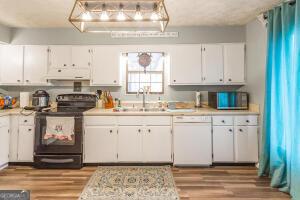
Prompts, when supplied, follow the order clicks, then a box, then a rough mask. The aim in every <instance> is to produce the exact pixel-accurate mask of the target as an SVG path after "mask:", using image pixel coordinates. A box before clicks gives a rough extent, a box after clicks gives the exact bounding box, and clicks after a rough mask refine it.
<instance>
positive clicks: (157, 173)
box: [79, 166, 179, 200]
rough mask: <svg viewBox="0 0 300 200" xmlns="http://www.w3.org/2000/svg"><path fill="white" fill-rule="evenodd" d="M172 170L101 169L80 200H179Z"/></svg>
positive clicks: (116, 167) (151, 168) (138, 168)
mask: <svg viewBox="0 0 300 200" xmlns="http://www.w3.org/2000/svg"><path fill="white" fill-rule="evenodd" d="M178 199H179V196H178V193H177V190H176V186H175V183H174V179H173V174H172V171H171V168H170V167H169V166H161V167H156V166H151V167H148V166H147V167H146V166H138V167H135V166H134V167H133V166H132V167H131V166H130V167H128V166H126V167H123V166H110V167H98V168H97V170H96V171H95V172H94V174H93V175H92V176H91V178H90V180H89V181H88V183H87V185H86V186H85V188H84V190H83V192H82V193H81V195H80V197H79V200H178Z"/></svg>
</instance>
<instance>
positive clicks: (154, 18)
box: [150, 12, 159, 21]
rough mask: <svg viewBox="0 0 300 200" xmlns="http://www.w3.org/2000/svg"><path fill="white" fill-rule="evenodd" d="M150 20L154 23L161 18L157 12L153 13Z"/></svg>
mask: <svg viewBox="0 0 300 200" xmlns="http://www.w3.org/2000/svg"><path fill="white" fill-rule="evenodd" d="M150 19H151V20H152V21H157V20H158V19H159V16H158V14H157V13H156V12H153V13H152V14H151V17H150Z"/></svg>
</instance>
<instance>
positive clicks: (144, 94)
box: [136, 88, 146, 111]
mask: <svg viewBox="0 0 300 200" xmlns="http://www.w3.org/2000/svg"><path fill="white" fill-rule="evenodd" d="M141 91H142V92H143V111H145V110H146V91H145V89H144V88H140V89H139V90H138V91H137V93H136V97H139V96H140V92H141Z"/></svg>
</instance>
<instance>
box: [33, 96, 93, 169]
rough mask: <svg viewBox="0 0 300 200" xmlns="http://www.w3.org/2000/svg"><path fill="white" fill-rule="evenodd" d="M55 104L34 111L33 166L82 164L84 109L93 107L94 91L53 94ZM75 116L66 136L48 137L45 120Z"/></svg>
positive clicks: (74, 167) (69, 166) (74, 165)
mask: <svg viewBox="0 0 300 200" xmlns="http://www.w3.org/2000/svg"><path fill="white" fill-rule="evenodd" d="M56 101H57V108H55V109H51V110H49V111H48V112H37V113H36V117H35V122H36V127H35V144H34V145H35V146H34V166H35V167H36V168H56V169H57V168H73V169H79V168H81V167H82V152H83V138H82V137H83V112H84V111H86V110H89V109H91V108H94V107H96V101H97V98H96V95H93V94H62V95H58V96H57V98H56ZM50 118H52V119H53V118H55V119H58V120H63V119H65V118H74V134H73V135H72V136H71V137H70V138H69V139H68V140H67V139H57V138H47V137H46V135H47V133H46V130H47V121H49V119H50Z"/></svg>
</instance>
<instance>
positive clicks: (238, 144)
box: [213, 115, 258, 163]
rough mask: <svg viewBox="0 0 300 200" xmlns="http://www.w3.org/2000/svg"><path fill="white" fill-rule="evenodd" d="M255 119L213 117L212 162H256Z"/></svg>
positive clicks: (255, 117) (251, 117) (256, 130)
mask: <svg viewBox="0 0 300 200" xmlns="http://www.w3.org/2000/svg"><path fill="white" fill-rule="evenodd" d="M257 117H258V116H256V115H251V116H215V117H213V162H216V163H217V162H219V163H226V162H228V163H232V162H237V163H255V162H258V124H257V121H258V120H257ZM222 124H224V125H222Z"/></svg>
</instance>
